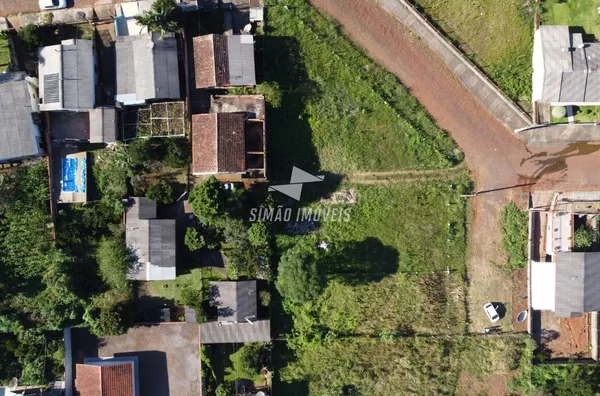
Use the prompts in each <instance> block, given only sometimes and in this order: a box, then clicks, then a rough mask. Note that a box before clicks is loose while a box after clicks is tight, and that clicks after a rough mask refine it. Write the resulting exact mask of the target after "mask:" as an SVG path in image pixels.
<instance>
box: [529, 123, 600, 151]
mask: <svg viewBox="0 0 600 396" xmlns="http://www.w3.org/2000/svg"><path fill="white" fill-rule="evenodd" d="M517 136H518V137H519V138H521V139H523V141H525V142H527V144H529V145H532V146H552V145H557V144H568V143H581V142H598V141H600V126H598V125H590V124H556V125H547V126H540V127H538V128H531V129H527V130H524V131H520V132H517Z"/></svg>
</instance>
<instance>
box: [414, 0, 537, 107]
mask: <svg viewBox="0 0 600 396" xmlns="http://www.w3.org/2000/svg"><path fill="white" fill-rule="evenodd" d="M416 3H418V4H419V6H420V8H421V9H422V10H424V11H425V13H426V14H427V15H428V16H429V17H430V18H431V19H432V20H433V21H434V23H435V24H436V25H437V26H439V27H440V28H441V29H442V31H444V33H445V34H446V35H448V36H449V37H450V38H451V39H452V40H453V41H454V42H455V43H457V44H458V45H459V47H460V48H461V50H462V51H463V52H464V53H465V54H466V55H467V56H469V57H470V58H471V59H472V60H473V61H474V62H475V63H476V64H477V65H478V66H479V67H480V68H482V69H483V70H484V71H485V72H486V73H487V74H488V75H489V76H490V77H491V78H492V79H493V80H494V81H495V82H496V84H498V85H499V86H500V87H501V88H502V89H503V90H504V92H505V93H506V94H507V95H508V96H509V97H510V98H512V99H513V100H517V101H519V102H520V103H521V104H522V105H523V106H527V105H528V104H527V103H529V102H530V101H531V72H532V69H531V56H532V50H533V16H532V13H531V10H530V9H529V8H527V7H525V6H524V1H523V0H505V1H493V0H416Z"/></svg>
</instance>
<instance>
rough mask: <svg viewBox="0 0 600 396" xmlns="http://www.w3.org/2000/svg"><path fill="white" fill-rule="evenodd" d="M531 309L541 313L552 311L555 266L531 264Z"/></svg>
mask: <svg viewBox="0 0 600 396" xmlns="http://www.w3.org/2000/svg"><path fill="white" fill-rule="evenodd" d="M530 282H531V307H532V308H533V309H537V310H541V311H547V310H549V311H554V303H555V300H556V299H555V290H556V264H555V263H553V262H544V263H539V262H535V261H532V262H531V279H530Z"/></svg>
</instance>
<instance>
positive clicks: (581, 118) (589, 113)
mask: <svg viewBox="0 0 600 396" xmlns="http://www.w3.org/2000/svg"><path fill="white" fill-rule="evenodd" d="M572 107H573V121H574V122H575V123H594V122H597V121H598V120H600V106H572ZM550 122H552V123H553V124H566V123H568V122H569V118H568V117H567V116H565V117H561V118H555V117H554V116H553V115H551V119H550Z"/></svg>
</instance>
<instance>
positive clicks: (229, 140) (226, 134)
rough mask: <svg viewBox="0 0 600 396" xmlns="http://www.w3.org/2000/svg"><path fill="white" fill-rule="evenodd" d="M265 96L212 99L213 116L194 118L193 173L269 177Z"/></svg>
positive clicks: (202, 115) (234, 176)
mask: <svg viewBox="0 0 600 396" xmlns="http://www.w3.org/2000/svg"><path fill="white" fill-rule="evenodd" d="M265 152H266V137H265V101H264V97H263V96H262V95H227V96H213V97H212V98H211V113H209V114H195V115H193V116H192V173H193V174H194V175H215V176H216V177H217V178H219V177H221V178H228V179H232V178H233V179H235V178H240V179H241V178H242V177H252V178H265V177H266V158H265Z"/></svg>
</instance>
